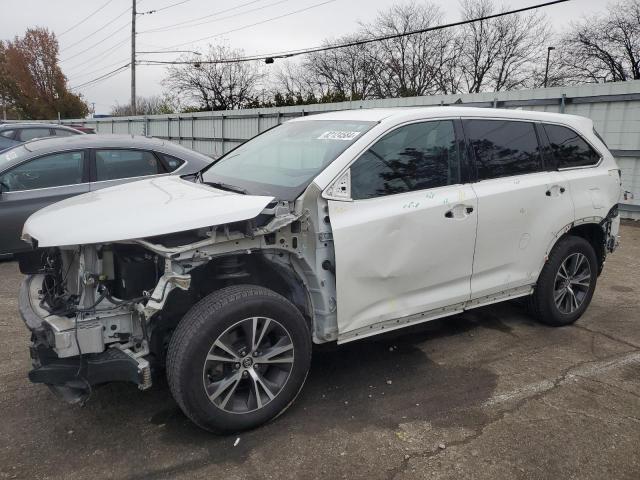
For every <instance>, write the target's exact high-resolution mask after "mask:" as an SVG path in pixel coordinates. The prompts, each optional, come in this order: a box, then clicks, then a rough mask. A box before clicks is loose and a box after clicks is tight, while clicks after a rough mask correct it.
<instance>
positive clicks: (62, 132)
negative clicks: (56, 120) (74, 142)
mask: <svg viewBox="0 0 640 480" xmlns="http://www.w3.org/2000/svg"><path fill="white" fill-rule="evenodd" d="M53 133H54V134H55V135H56V137H71V136H73V135H78V133H77V132H73V131H71V130H64V129H62V128H54V129H53Z"/></svg>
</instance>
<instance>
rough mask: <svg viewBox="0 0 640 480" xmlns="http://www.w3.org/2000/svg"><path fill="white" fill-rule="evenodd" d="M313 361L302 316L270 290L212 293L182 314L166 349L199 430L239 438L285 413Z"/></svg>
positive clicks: (181, 397) (172, 379)
mask: <svg viewBox="0 0 640 480" xmlns="http://www.w3.org/2000/svg"><path fill="white" fill-rule="evenodd" d="M310 360H311V338H310V333H309V329H308V327H307V324H306V321H305V319H304V317H303V316H302V315H301V313H300V312H299V311H298V309H297V308H296V307H295V306H294V305H292V304H291V303H290V302H289V301H288V300H287V299H285V298H284V297H282V296H280V295H278V294H276V293H275V292H273V291H271V290H268V289H265V288H262V287H257V286H253V285H239V286H232V287H227V288H224V289H222V290H220V291H218V292H214V293H212V294H210V295H209V296H207V297H205V298H204V299H203V300H202V301H200V302H199V303H197V304H196V305H195V306H194V307H193V308H192V309H191V310H190V311H189V312H188V313H187V315H185V317H184V318H183V319H182V321H181V322H180V324H179V325H178V328H177V329H176V332H175V333H174V335H173V337H172V339H171V342H170V345H169V352H168V357H167V376H168V379H169V386H170V388H171V393H172V394H173V396H174V398H175V399H176V401H177V402H178V404H179V405H180V407H181V408H182V410H183V411H184V413H185V414H186V415H187V416H188V417H189V418H190V419H191V420H192V421H193V422H194V423H196V424H197V425H199V426H200V427H202V428H204V429H206V430H210V431H218V432H226V431H239V430H244V429H248V428H253V427H256V426H258V425H261V424H263V423H265V422H267V421H269V420H271V419H273V418H275V417H276V416H278V415H279V414H280V413H282V412H283V411H284V410H285V409H286V408H287V407H288V406H289V405H290V403H291V402H292V401H293V400H294V399H295V397H296V396H297V394H298V392H299V391H300V390H301V388H302V385H303V384H304V381H305V379H306V376H307V372H308V370H309V364H310Z"/></svg>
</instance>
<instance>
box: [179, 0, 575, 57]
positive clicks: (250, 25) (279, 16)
mask: <svg viewBox="0 0 640 480" xmlns="http://www.w3.org/2000/svg"><path fill="white" fill-rule="evenodd" d="M335 1H336V0H327V1H325V2H320V3H315V4H313V5H310V6H308V7H305V8H301V9H299V10H294V11H293V12H289V13H284V14H282V15H278V16H276V17H271V18H267V19H266V20H262V21H260V22H255V23H251V24H249V25H243V26H241V27H238V28H234V29H232V30H227V31H226V32H221V33H216V34H215V35H209V36H207V37H202V38H198V39H197V40H190V41H188V42H184V43H179V44H177V45H171V46H170V47H167V50H169V49H172V48H175V47H182V46H184V45H189V44H192V43H195V42H201V41H202V40H208V39H210V38H215V37H220V36H222V35H226V34H227V33H233V32H237V31H240V30H245V29H247V28H251V27H255V26H257V25H262V24H265V23H268V22H273V21H274V20H279V19H281V18H285V17H289V16H291V15H296V14H298V13H302V12H306V11H307V10H311V9H313V8H318V7H321V6H323V5H326V4H327V3H333V2H335ZM563 1H568V0H563Z"/></svg>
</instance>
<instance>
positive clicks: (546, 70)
mask: <svg viewBox="0 0 640 480" xmlns="http://www.w3.org/2000/svg"><path fill="white" fill-rule="evenodd" d="M555 49H556V47H547V68H545V70H544V88H547V81H548V80H549V57H550V56H551V50H555Z"/></svg>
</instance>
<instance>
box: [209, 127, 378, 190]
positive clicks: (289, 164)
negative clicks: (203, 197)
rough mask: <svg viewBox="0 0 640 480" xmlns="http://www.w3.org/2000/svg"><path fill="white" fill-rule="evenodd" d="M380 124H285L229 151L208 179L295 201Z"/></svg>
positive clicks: (211, 170) (213, 182)
mask: <svg viewBox="0 0 640 480" xmlns="http://www.w3.org/2000/svg"><path fill="white" fill-rule="evenodd" d="M374 125H375V122H357V121H340V120H307V121H302V122H295V121H294V122H289V123H285V124H282V125H280V126H278V127H276V128H273V129H271V130H268V131H266V132H265V133H263V134H262V135H258V136H257V137H254V138H253V139H251V140H249V141H248V142H246V143H244V144H242V145H241V146H240V147H238V148H236V149H235V150H233V151H231V152H229V153H228V154H227V155H225V156H224V157H222V158H221V159H220V160H218V161H217V162H215V163H214V164H213V165H211V166H210V167H209V168H208V169H207V170H206V171H205V172H204V173H203V175H202V180H203V182H204V183H209V184H213V185H214V186H215V184H216V183H217V184H226V185H227V186H230V187H231V186H233V187H236V188H238V189H241V190H245V191H247V192H248V193H251V194H254V195H271V196H274V197H276V198H278V199H280V200H294V199H295V198H297V197H298V196H299V195H300V194H301V193H302V192H303V191H304V189H305V188H306V187H307V186H308V185H309V184H310V183H311V182H312V181H313V179H314V178H315V177H316V176H317V175H318V174H319V173H320V172H321V171H322V170H324V169H325V168H326V167H327V165H329V164H330V163H331V162H333V161H334V160H335V159H336V158H338V156H339V155H340V154H341V153H342V152H344V151H345V150H346V149H347V147H349V146H350V145H351V144H352V143H353V142H355V141H356V140H357V139H358V138H359V137H360V136H362V134H363V133H364V132H366V131H368V130H369V129H370V128H372V127H373V126H374Z"/></svg>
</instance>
